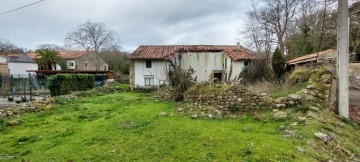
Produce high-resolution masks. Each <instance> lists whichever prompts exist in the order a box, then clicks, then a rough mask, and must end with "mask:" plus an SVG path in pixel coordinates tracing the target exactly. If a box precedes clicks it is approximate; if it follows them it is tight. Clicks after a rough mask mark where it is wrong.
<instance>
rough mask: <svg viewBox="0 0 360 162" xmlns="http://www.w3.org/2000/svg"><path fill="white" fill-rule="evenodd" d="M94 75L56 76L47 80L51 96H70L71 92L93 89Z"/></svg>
mask: <svg viewBox="0 0 360 162" xmlns="http://www.w3.org/2000/svg"><path fill="white" fill-rule="evenodd" d="M94 84H95V75H91V74H56V75H52V76H50V77H49V78H48V87H49V89H50V95H51V96H59V95H65V94H70V92H71V91H85V90H88V89H92V88H94V86H95V85H94Z"/></svg>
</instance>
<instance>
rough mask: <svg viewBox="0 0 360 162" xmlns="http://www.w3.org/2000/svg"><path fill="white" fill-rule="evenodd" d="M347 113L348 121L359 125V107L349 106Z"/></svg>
mask: <svg viewBox="0 0 360 162" xmlns="http://www.w3.org/2000/svg"><path fill="white" fill-rule="evenodd" d="M349 113H350V114H349V116H350V119H352V120H353V121H355V122H356V123H360V106H358V105H350V107H349Z"/></svg>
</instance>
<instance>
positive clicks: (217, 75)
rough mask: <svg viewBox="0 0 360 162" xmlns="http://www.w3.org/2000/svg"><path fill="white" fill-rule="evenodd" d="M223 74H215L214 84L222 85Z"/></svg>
mask: <svg viewBox="0 0 360 162" xmlns="http://www.w3.org/2000/svg"><path fill="white" fill-rule="evenodd" d="M221 78H222V73H214V83H221Z"/></svg>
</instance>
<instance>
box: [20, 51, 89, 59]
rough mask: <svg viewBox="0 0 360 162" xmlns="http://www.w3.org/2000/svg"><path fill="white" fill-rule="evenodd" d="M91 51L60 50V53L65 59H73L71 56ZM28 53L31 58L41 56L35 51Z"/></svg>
mask: <svg viewBox="0 0 360 162" xmlns="http://www.w3.org/2000/svg"><path fill="white" fill-rule="evenodd" d="M89 53H91V51H90V52H89V51H60V52H59V54H60V56H61V58H64V59H71V58H78V57H80V56H83V55H86V54H89ZM26 55H28V56H29V57H30V58H32V59H34V58H39V56H37V53H35V52H30V53H27V54H26Z"/></svg>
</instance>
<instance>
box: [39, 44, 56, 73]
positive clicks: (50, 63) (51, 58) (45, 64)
mask: <svg viewBox="0 0 360 162" xmlns="http://www.w3.org/2000/svg"><path fill="white" fill-rule="evenodd" d="M35 53H37V55H36V56H37V57H38V59H37V62H38V64H39V66H40V69H42V70H52V69H53V68H54V69H55V70H56V64H58V63H60V62H61V61H62V58H61V57H60V54H59V52H56V51H54V50H52V49H37V50H36V51H35Z"/></svg>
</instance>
